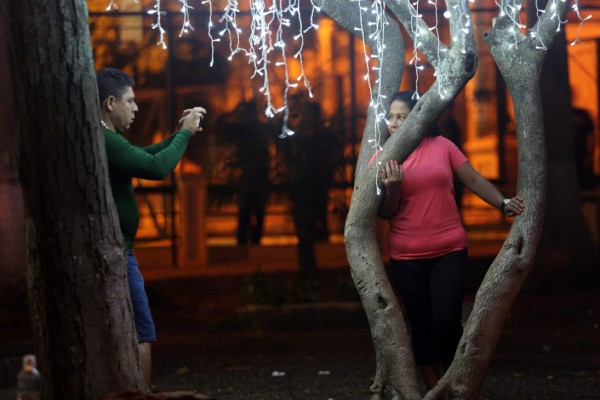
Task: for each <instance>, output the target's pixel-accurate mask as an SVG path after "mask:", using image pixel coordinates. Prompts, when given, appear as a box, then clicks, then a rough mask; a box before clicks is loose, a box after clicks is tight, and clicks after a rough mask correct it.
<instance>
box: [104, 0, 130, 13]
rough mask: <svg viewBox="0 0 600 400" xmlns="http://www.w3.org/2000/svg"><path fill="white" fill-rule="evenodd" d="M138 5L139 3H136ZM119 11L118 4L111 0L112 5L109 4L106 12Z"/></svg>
mask: <svg viewBox="0 0 600 400" xmlns="http://www.w3.org/2000/svg"><path fill="white" fill-rule="evenodd" d="M136 3H137V1H136ZM113 8H114V9H115V10H118V9H119V5H118V4H117V2H116V1H115V0H110V3H108V7H106V11H110V10H112V9H113Z"/></svg>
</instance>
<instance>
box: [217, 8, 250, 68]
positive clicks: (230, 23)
mask: <svg viewBox="0 0 600 400" xmlns="http://www.w3.org/2000/svg"><path fill="white" fill-rule="evenodd" d="M211 10H212V7H211ZM239 11H240V10H239V7H238V2H237V0H227V5H226V6H225V10H224V12H223V16H222V17H221V19H219V23H220V24H223V23H224V24H225V28H224V29H223V30H221V31H220V32H219V36H223V35H224V34H225V33H227V37H228V38H229V57H227V59H228V60H229V61H231V60H232V59H233V56H235V55H236V54H237V53H238V52H244V50H243V49H241V48H240V33H241V32H242V30H241V29H240V28H239V27H238V26H237V13H238V12H239ZM234 38H235V47H234V45H233V43H234ZM214 42H215V41H213V42H211V46H212V51H213V54H214V45H213V44H214Z"/></svg>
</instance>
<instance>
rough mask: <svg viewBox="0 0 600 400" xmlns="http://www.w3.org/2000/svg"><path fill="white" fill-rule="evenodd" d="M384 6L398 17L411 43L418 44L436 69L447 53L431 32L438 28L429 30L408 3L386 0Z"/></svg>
mask: <svg viewBox="0 0 600 400" xmlns="http://www.w3.org/2000/svg"><path fill="white" fill-rule="evenodd" d="M386 4H387V5H388V8H389V9H390V10H391V11H392V12H393V13H394V15H396V17H398V20H399V21H400V22H401V23H402V26H404V28H405V29H406V32H407V33H408V35H409V36H410V38H411V39H412V41H413V43H415V45H416V44H417V43H420V45H419V46H418V48H419V49H420V50H421V51H422V52H423V54H425V57H427V60H429V63H430V64H431V65H432V66H433V68H435V69H437V67H438V64H439V63H440V58H442V57H443V54H444V53H445V52H447V51H448V48H447V47H446V45H444V44H443V43H442V42H441V41H440V40H439V37H438V36H436V35H434V34H433V32H432V29H438V27H437V26H436V27H434V28H430V27H429V25H427V24H426V23H425V21H423V18H422V17H421V15H420V14H419V13H418V12H417V10H416V9H415V8H414V7H413V6H412V4H411V3H410V2H409V1H406V0H404V1H402V0H386Z"/></svg>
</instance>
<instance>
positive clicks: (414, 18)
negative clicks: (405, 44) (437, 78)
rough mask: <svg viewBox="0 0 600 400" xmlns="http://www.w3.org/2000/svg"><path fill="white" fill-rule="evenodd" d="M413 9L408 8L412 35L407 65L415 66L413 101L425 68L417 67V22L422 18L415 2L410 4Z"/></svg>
mask: <svg viewBox="0 0 600 400" xmlns="http://www.w3.org/2000/svg"><path fill="white" fill-rule="evenodd" d="M412 5H413V7H411V8H410V30H411V32H412V34H413V37H414V40H413V58H412V59H411V60H410V61H409V65H414V66H415V92H414V93H413V95H412V97H413V99H415V98H417V99H418V98H419V71H421V70H423V69H424V68H425V67H423V66H421V65H419V61H421V58H420V57H419V47H421V44H422V43H421V41H420V37H419V36H420V31H419V21H420V20H421V18H422V17H423V15H422V14H419V1H418V0H415V1H414V2H413V3H412Z"/></svg>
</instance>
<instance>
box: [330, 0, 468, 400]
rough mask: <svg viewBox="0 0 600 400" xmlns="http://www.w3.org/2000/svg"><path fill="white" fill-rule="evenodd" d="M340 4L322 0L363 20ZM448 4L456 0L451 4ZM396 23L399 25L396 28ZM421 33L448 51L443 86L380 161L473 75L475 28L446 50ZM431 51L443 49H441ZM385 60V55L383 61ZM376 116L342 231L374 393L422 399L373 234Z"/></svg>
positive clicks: (441, 68) (462, 19)
mask: <svg viewBox="0 0 600 400" xmlns="http://www.w3.org/2000/svg"><path fill="white" fill-rule="evenodd" d="M338 3H339V2H336V1H332V2H324V4H323V11H325V12H326V13H328V14H329V15H330V16H331V17H332V18H334V19H335V20H336V21H338V22H339V23H340V25H341V26H343V27H344V28H346V29H348V30H349V31H354V29H353V27H355V26H359V24H360V19H359V18H357V15H356V14H357V12H356V10H354V9H352V8H351V7H349V6H348V4H347V3H346V4H338ZM389 4H390V9H392V10H393V11H394V12H395V13H396V15H397V16H398V19H399V20H400V21H401V22H402V23H403V24H404V25H405V27H406V29H407V30H408V31H409V32H411V33H412V31H411V30H410V28H409V26H410V25H409V24H411V23H412V22H417V23H418V24H419V26H422V24H423V23H422V21H415V18H414V15H416V13H415V10H413V9H412V7H411V6H408V4H404V3H402V2H399V1H390V2H389ZM450 4H451V5H453V4H457V3H455V2H450ZM361 5H362V6H363V7H365V14H367V15H370V14H371V12H370V10H369V8H370V7H371V5H370V3H366V4H361ZM457 6H458V4H457ZM460 6H461V9H462V10H465V11H464V12H463V13H462V14H460V15H459V14H458V13H456V14H455V15H453V16H452V18H451V23H452V24H453V26H455V27H456V26H458V25H464V24H465V23H466V20H467V19H466V18H467V16H468V14H469V11H468V10H469V7H468V3H467V2H466V1H464V2H462V3H460ZM362 26H365V27H367V26H369V24H368V21H367V23H362ZM391 27H394V28H395V29H394V30H392V29H391ZM455 29H456V28H455ZM388 31H389V33H387V32H386V35H385V39H386V40H387V41H388V42H387V43H384V44H385V46H386V49H388V52H389V53H390V54H395V53H397V52H398V51H402V49H398V44H401V43H402V40H401V38H400V37H399V31H398V30H397V27H395V26H394V25H393V24H392V22H391V21H390V24H389V25H388ZM421 31H422V32H425V34H424V35H425V36H426V38H424V39H423V40H424V41H427V42H428V43H434V45H435V46H436V48H439V49H443V55H442V54H441V53H439V54H440V55H441V57H440V59H434V60H433V61H432V64H434V65H435V66H436V72H437V74H438V77H439V76H442V77H443V78H440V79H439V81H441V82H442V83H443V86H440V85H439V82H436V84H435V85H434V86H433V87H432V88H431V89H430V90H429V91H428V92H427V93H426V94H425V95H424V96H423V97H422V98H421V100H420V101H419V103H418V104H417V105H416V106H415V108H414V109H413V110H412V112H411V113H410V115H409V117H408V118H407V120H406V121H405V122H404V123H403V125H402V127H401V130H400V132H399V134H397V135H394V136H393V137H391V138H389V139H388V140H387V142H386V143H385V146H384V147H383V150H382V152H381V154H380V156H379V157H378V160H379V161H381V162H382V163H385V162H386V161H388V160H390V159H392V158H394V159H397V160H398V161H399V162H403V161H404V160H405V159H406V158H407V157H408V156H409V155H410V153H411V152H412V150H413V149H415V148H416V147H417V145H418V144H419V142H420V141H421V139H422V138H423V136H424V134H425V132H427V131H428V129H430V128H431V127H433V125H434V124H435V121H436V119H437V117H438V116H439V115H440V114H441V113H442V111H443V110H444V109H445V108H446V107H447V106H448V104H449V103H450V102H451V101H452V99H453V98H454V97H455V96H456V95H457V94H458V93H459V92H460V90H462V88H463V87H464V85H465V84H466V82H467V81H468V80H469V79H470V78H471V77H472V76H473V74H474V73H475V69H476V66H477V55H476V47H475V40H474V36H473V32H472V31H470V32H467V33H466V34H461V35H460V36H459V39H458V40H457V45H456V46H454V47H453V48H451V49H446V48H445V46H444V45H443V44H439V46H440V47H438V42H437V40H432V38H431V34H430V33H429V32H430V31H429V30H428V29H427V28H424V27H423V29H421ZM368 34H369V32H366V34H365V35H366V37H369V36H368ZM394 45H396V47H394ZM431 53H432V54H438V53H437V52H436V51H432V52H431ZM390 59H391V60H394V57H393V56H392V57H390ZM396 60H397V58H396ZM385 63H386V61H385V59H384V61H383V65H384V66H385ZM393 65H394V66H396V67H397V68H398V70H400V69H401V68H403V65H398V64H393ZM387 68H388V69H387V70H384V69H383V68H382V69H381V70H380V71H379V72H380V78H381V79H382V80H383V79H384V78H385V77H386V74H394V75H392V76H397V74H398V70H396V71H394V70H390V69H389V66H388V67H387ZM386 79H387V81H388V82H389V81H390V78H389V77H388V78H386ZM397 84H399V82H397V83H396V85H397ZM386 89H387V91H386V92H383V93H382V94H384V95H387V96H388V99H389V96H390V95H391V94H393V92H395V91H397V90H398V86H396V87H387V88H386ZM388 106H389V100H388V102H387V103H386V104H385V107H388ZM369 112H370V113H371V112H373V111H372V108H370V109H369ZM372 118H373V120H372V123H371V124H369V123H367V126H366V128H365V131H364V134H363V141H362V145H361V154H360V156H359V161H358V166H357V175H356V178H357V179H356V184H355V186H354V190H353V193H352V203H351V206H350V211H349V214H348V216H347V219H346V227H345V232H344V233H345V241H346V252H347V255H348V261H349V263H350V268H351V273H352V278H353V280H354V283H355V285H356V287H357V289H358V292H359V294H360V296H361V300H362V304H363V307H364V308H365V312H366V314H367V318H368V320H369V325H370V327H371V335H372V336H373V343H374V346H375V354H376V357H377V371H376V375H375V382H374V384H373V386H372V388H371V391H372V392H373V393H374V395H375V397H380V396H382V395H383V394H384V391H385V389H386V388H387V389H389V393H391V394H392V396H393V397H394V399H399V398H403V399H419V398H421V396H420V394H419V389H418V384H417V378H416V371H415V366H414V361H413V356H412V349H411V343H410V338H409V334H408V329H407V327H406V324H405V323H404V320H403V317H402V313H401V311H400V308H399V305H398V301H397V299H396V296H395V294H394V291H393V289H392V287H391V285H390V283H389V280H388V279H387V274H386V272H385V269H384V266H383V263H382V260H381V256H380V253H379V246H378V243H377V239H376V235H375V222H376V220H377V210H378V208H379V203H380V198H379V197H378V196H377V189H376V179H375V176H376V175H377V171H378V169H379V167H378V165H377V164H376V163H374V164H373V165H371V166H370V167H369V168H368V169H366V163H367V162H368V160H369V155H370V154H372V152H373V150H372V147H371V146H370V144H369V142H368V140H369V139H370V138H374V137H375V135H374V130H375V129H376V127H377V124H378V123H382V122H384V121H380V120H378V119H377V118H376V115H375V112H373V115H372ZM365 169H366V171H365ZM363 171H365V172H363Z"/></svg>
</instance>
